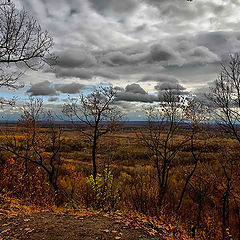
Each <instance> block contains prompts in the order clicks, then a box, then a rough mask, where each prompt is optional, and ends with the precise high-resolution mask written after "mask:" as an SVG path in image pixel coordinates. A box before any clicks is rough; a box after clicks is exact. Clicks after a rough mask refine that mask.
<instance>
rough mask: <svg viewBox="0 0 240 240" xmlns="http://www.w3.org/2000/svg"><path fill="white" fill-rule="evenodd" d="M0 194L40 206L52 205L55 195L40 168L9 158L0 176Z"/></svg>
mask: <svg viewBox="0 0 240 240" xmlns="http://www.w3.org/2000/svg"><path fill="white" fill-rule="evenodd" d="M0 193H2V194H6V195H9V196H11V197H16V198H19V199H25V200H28V201H30V202H31V203H34V204H36V205H41V206H49V205H52V204H54V201H55V194H54V192H53V190H52V187H51V186H50V185H49V183H48V181H47V178H46V175H45V174H44V172H43V171H42V170H41V168H39V167H36V166H34V165H33V164H31V163H28V162H26V161H24V160H21V159H14V158H11V157H10V158H9V159H8V160H7V161H6V163H5V164H4V167H3V168H2V170H1V174H0Z"/></svg>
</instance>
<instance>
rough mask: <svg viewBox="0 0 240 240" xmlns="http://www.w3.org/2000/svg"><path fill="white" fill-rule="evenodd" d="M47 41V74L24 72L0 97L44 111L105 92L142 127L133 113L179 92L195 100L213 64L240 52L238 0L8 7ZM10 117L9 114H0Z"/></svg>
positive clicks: (65, 0) (32, 0)
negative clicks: (51, 61)
mask: <svg viewBox="0 0 240 240" xmlns="http://www.w3.org/2000/svg"><path fill="white" fill-rule="evenodd" d="M15 3H16V5H17V7H19V8H21V7H24V8H25V9H26V10H27V11H28V13H29V14H30V15H32V16H34V18H36V19H37V21H38V22H39V23H40V25H41V26H42V28H43V29H46V30H47V31H48V32H49V33H50V34H51V36H52V37H53V39H54V43H55V45H54V48H53V49H52V52H54V54H55V55H56V56H58V63H57V65H56V66H55V67H54V69H52V68H49V67H47V66H46V67H45V68H44V69H42V70H41V71H38V72H34V71H27V72H26V73H25V75H24V76H23V77H22V80H23V81H24V83H25V87H24V88H22V89H19V90H17V91H12V90H7V89H4V88H1V89H0V94H1V96H4V97H11V96H18V98H19V99H26V98H27V97H28V96H29V95H30V96H39V97H43V98H44V100H45V102H46V106H47V107H49V108H50V109H61V106H62V104H63V103H64V102H65V101H66V99H67V98H68V97H69V96H70V97H72V96H73V97H74V96H77V95H79V93H80V92H89V91H91V88H92V87H94V86H98V85H103V84H112V85H113V86H114V87H116V89H118V90H119V92H118V95H117V98H116V100H117V102H116V105H117V106H119V107H120V108H121V109H122V111H123V112H125V113H126V114H127V117H128V118H129V119H130V120H143V118H144V116H143V113H142V111H141V105H142V104H147V103H157V102H158V96H159V93H160V92H161V91H162V90H164V89H166V88H170V89H181V90H182V91H184V92H186V93H192V94H195V95H197V96H199V97H200V98H201V97H202V96H203V94H204V93H205V92H207V90H208V88H209V85H210V84H211V83H212V82H213V81H214V80H215V79H216V78H217V76H218V74H219V72H220V70H221V62H226V61H227V60H228V55H229V53H234V52H238V51H239V49H240V31H239V23H240V18H239V10H240V0H193V1H187V0H15ZM6 111H8V113H9V112H11V113H13V114H15V115H16V114H17V109H11V111H10V110H9V108H7V110H6V108H5V110H4V109H2V110H0V112H2V113H6Z"/></svg>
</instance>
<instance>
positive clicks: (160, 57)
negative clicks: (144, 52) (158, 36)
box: [149, 44, 179, 62]
mask: <svg viewBox="0 0 240 240" xmlns="http://www.w3.org/2000/svg"><path fill="white" fill-rule="evenodd" d="M149 57H150V59H149V60H150V61H156V62H161V61H170V60H177V59H178V58H179V56H177V53H176V52H175V51H174V50H173V49H172V48H170V47H168V46H166V45H165V46H164V45H162V44H154V45H152V46H151V48H150V56H149Z"/></svg>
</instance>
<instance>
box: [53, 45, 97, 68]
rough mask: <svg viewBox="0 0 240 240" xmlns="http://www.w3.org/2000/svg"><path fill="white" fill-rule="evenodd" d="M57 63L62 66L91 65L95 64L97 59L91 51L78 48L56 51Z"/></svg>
mask: <svg viewBox="0 0 240 240" xmlns="http://www.w3.org/2000/svg"><path fill="white" fill-rule="evenodd" d="M57 56H58V60H57V63H56V64H57V65H58V66H60V67H63V68H76V67H79V68H81V67H92V66H96V64H97V61H96V59H95V57H94V56H93V55H91V53H89V52H86V51H83V50H79V49H68V50H65V51H64V52H60V53H57Z"/></svg>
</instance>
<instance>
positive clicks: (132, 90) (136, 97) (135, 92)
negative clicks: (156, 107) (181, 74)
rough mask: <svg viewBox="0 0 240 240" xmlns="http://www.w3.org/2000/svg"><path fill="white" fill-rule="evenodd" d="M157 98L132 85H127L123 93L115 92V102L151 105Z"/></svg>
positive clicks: (137, 85)
mask: <svg viewBox="0 0 240 240" xmlns="http://www.w3.org/2000/svg"><path fill="white" fill-rule="evenodd" d="M157 100H158V98H157V97H156V96H154V95H149V94H148V93H147V92H146V91H145V90H144V89H143V88H142V87H141V86H140V85H139V84H136V83H133V84H131V85H127V86H126V88H125V90H124V91H120V92H117V94H116V101H127V102H147V103H152V102H154V101H157Z"/></svg>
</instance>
